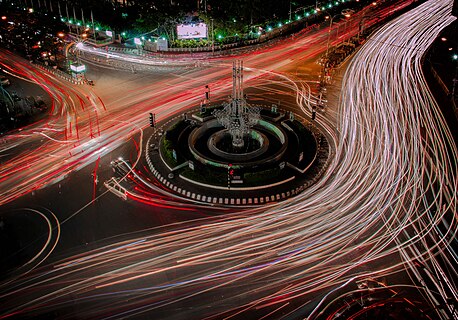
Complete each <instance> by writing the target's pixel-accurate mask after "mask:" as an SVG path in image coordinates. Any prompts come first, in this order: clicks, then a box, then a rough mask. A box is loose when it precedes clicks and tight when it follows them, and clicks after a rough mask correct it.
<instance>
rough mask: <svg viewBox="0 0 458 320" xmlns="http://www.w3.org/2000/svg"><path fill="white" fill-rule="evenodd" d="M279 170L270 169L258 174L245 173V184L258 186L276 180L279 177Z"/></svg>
mask: <svg viewBox="0 0 458 320" xmlns="http://www.w3.org/2000/svg"><path fill="white" fill-rule="evenodd" d="M280 172H281V170H280V168H279V167H275V168H270V169H267V170H263V171H258V172H247V173H245V174H244V175H243V177H244V179H245V183H246V184H258V183H261V182H265V181H267V180H270V179H276V178H278V176H279V175H280Z"/></svg>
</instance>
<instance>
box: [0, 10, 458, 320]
mask: <svg viewBox="0 0 458 320" xmlns="http://www.w3.org/2000/svg"><path fill="white" fill-rule="evenodd" d="M450 3H451V2H450V1H429V2H427V3H426V4H425V5H423V6H422V7H421V8H419V9H416V10H413V11H412V12H411V13H410V15H409V16H408V18H406V17H401V18H400V19H397V20H395V21H393V22H392V23H390V24H389V25H388V26H387V27H386V29H384V30H383V32H380V33H378V34H377V35H376V36H374V38H373V40H372V42H370V41H369V42H368V43H367V44H366V46H364V47H363V48H362V49H361V51H360V54H359V55H357V56H356V58H355V60H354V61H355V62H354V63H353V64H352V65H351V66H350V69H349V70H351V71H349V72H348V73H347V74H346V76H344V78H343V84H344V89H343V95H342V104H341V109H339V112H336V111H335V110H334V112H335V113H331V112H330V113H329V114H333V115H335V117H327V116H326V113H325V114H320V115H319V116H318V119H317V123H318V124H319V125H320V126H321V127H322V129H323V130H324V131H326V132H327V134H329V136H330V137H331V138H332V139H331V141H332V143H333V144H334V145H335V146H336V153H337V157H336V160H335V161H334V162H333V164H332V166H331V169H330V170H328V172H327V173H326V175H325V176H324V177H323V179H322V180H321V181H319V182H318V183H317V184H316V185H315V186H313V187H311V188H310V189H309V190H306V191H305V192H304V193H303V194H301V195H299V196H298V197H295V198H293V199H290V200H287V201H285V202H283V203H280V204H272V205H269V206H264V207H263V208H258V209H252V210H246V211H236V212H231V213H230V214H225V215H221V214H218V212H216V213H215V214H213V212H211V213H212V215H211V217H210V218H207V216H208V215H209V214H210V212H208V211H206V210H202V209H201V208H199V209H198V210H196V207H195V206H192V205H182V204H179V203H173V204H170V203H168V204H167V205H163V203H160V202H159V203H158V204H157V206H151V205H148V206H146V205H142V204H140V203H133V202H132V201H130V200H128V201H123V200H120V199H119V198H117V197H115V196H114V195H112V194H109V193H106V191H105V190H104V188H103V187H102V186H101V183H100V182H99V183H98V184H96V185H95V189H94V179H93V177H92V176H91V172H93V171H94V169H95V168H97V170H96V172H97V173H98V176H99V181H102V179H105V178H108V177H109V176H110V175H111V174H112V172H111V168H110V167H109V162H110V161H111V160H112V159H116V158H117V157H119V156H120V155H121V156H122V157H123V158H128V159H129V161H131V162H132V163H136V162H137V160H138V159H140V158H141V156H142V146H143V141H144V140H143V139H144V137H145V136H146V135H147V132H146V131H144V130H143V129H145V128H146V127H147V125H148V124H147V114H148V113H149V112H150V111H151V110H154V111H155V112H156V113H157V115H158V119H159V120H162V119H165V118H167V117H169V116H173V115H175V114H178V113H180V112H182V111H183V110H185V109H186V108H189V106H195V105H198V103H199V102H200V99H202V97H203V94H204V85H205V84H209V83H210V84H211V89H212V94H214V95H216V96H218V97H223V96H225V95H227V94H228V92H229V89H230V85H231V77H230V72H231V70H230V67H229V66H230V65H231V61H232V59H233V57H231V58H222V59H218V60H210V62H209V65H206V66H205V67H202V68H195V69H191V68H187V69H184V70H179V69H177V70H175V71H170V70H169V71H167V72H163V73H156V74H148V73H146V72H145V73H136V74H135V73H132V72H117V71H116V70H111V71H103V72H102V71H101V70H100V71H97V72H93V73H92V74H91V72H92V71H91V70H90V71H89V73H90V77H91V78H92V79H93V80H94V81H95V82H96V86H95V87H94V88H92V87H85V86H83V87H73V86H71V85H69V84H67V83H64V82H63V81H60V80H59V79H56V78H54V77H53V76H52V75H49V74H43V73H42V72H39V71H37V70H34V69H33V68H31V67H30V66H28V65H26V64H23V63H22V62H21V61H20V60H14V58H12V57H10V58H9V59H8V61H10V63H11V64H12V65H14V67H15V68H16V69H17V68H19V69H22V70H27V71H28V72H32V73H34V75H35V76H36V77H37V78H39V79H42V81H40V83H41V84H44V87H46V88H47V89H48V90H49V92H50V94H51V96H52V97H53V98H54V100H55V101H56V105H55V109H53V112H52V114H51V116H50V120H49V121H47V122H45V123H38V124H37V125H35V126H34V127H31V128H25V129H23V130H21V131H20V132H19V131H18V132H13V133H12V134H11V135H9V136H7V137H6V140H5V141H4V142H3V144H2V145H1V147H2V152H5V153H6V152H9V153H12V154H14V155H15V156H14V157H12V158H8V160H7V161H5V162H4V163H2V168H1V173H2V180H1V181H0V203H1V204H2V212H4V213H2V216H3V215H4V216H5V217H6V218H5V221H4V224H3V227H2V228H3V229H2V230H3V231H2V232H5V231H4V230H5V229H7V228H8V229H9V228H10V227H11V226H10V225H9V224H10V223H12V222H13V220H14V219H15V217H14V216H12V215H13V209H20V211H19V212H20V213H21V217H23V218H22V220H19V218H18V222H19V223H21V221H24V219H29V221H30V222H29V223H28V224H29V225H30V228H32V229H30V230H31V233H33V234H42V235H43V237H42V238H41V237H40V239H36V241H35V243H33V244H30V251H32V248H33V249H36V251H35V252H36V255H33V254H29V255H23V256H21V257H20V259H17V261H19V262H23V263H22V265H21V266H20V268H19V269H16V270H14V271H12V272H11V274H9V275H8V277H6V278H5V279H4V280H3V281H2V282H1V286H0V289H1V293H0V303H1V305H2V306H3V308H4V311H3V310H2V311H1V313H0V315H1V316H2V317H4V318H14V317H22V318H23V317H40V316H41V317H56V316H60V317H62V318H65V317H69V318H75V317H79V318H81V319H83V318H84V319H89V318H122V317H130V318H138V319H142V318H151V317H156V318H170V319H191V318H196V319H197V318H199V319H201V318H207V319H220V318H224V317H232V318H240V319H242V318H245V319H246V318H250V317H254V318H262V317H264V318H284V319H288V318H294V317H295V316H298V315H300V316H301V317H305V316H307V315H310V314H312V317H315V316H317V313H319V311H320V309H319V308H317V309H316V310H314V308H315V306H317V305H319V306H320V307H322V308H323V307H324V306H326V305H327V303H328V302H329V301H327V299H326V298H327V297H328V295H327V294H331V293H333V292H335V290H337V289H339V288H343V287H345V285H347V284H349V283H351V284H354V282H355V281H356V280H358V279H365V278H373V277H383V276H387V277H389V276H390V275H392V274H399V273H401V272H404V271H405V270H406V269H408V270H409V272H413V273H415V275H416V277H417V281H419V282H420V283H421V278H420V276H419V273H416V272H415V271H416V270H417V269H418V266H416V264H415V263H416V261H417V260H418V261H420V262H421V263H422V264H424V265H428V266H430V265H431V266H434V268H435V270H436V274H439V275H441V276H442V275H443V273H441V272H438V270H441V269H440V268H441V266H440V264H438V263H435V259H434V258H432V257H431V255H430V253H431V252H436V251H434V250H437V248H436V247H435V246H434V245H433V246H430V243H431V241H432V242H433V243H434V242H435V243H440V244H445V243H447V242H448V241H450V240H449V238H448V237H450V234H452V235H453V234H454V232H455V231H453V230H456V228H455V227H456V225H455V223H456V222H454V221H455V220H452V224H450V225H449V228H448V229H447V232H446V233H445V234H441V233H440V232H439V231H438V229H439V228H438V226H439V225H440V224H441V223H442V220H441V218H442V217H445V216H446V215H447V214H448V213H449V212H453V210H454V209H456V189H453V188H454V187H455V186H456V172H455V173H454V172H453V171H452V170H451V169H452V168H453V165H452V164H451V162H450V154H448V150H447V148H444V147H443V146H442V145H441V143H440V142H437V144H436V143H434V144H431V146H432V149H433V150H434V152H430V151H429V150H425V149H422V148H423V146H424V145H423V144H422V139H421V137H422V135H425V134H426V136H427V137H429V138H428V139H431V137H432V136H434V134H436V133H440V134H443V137H445V139H444V140H441V141H444V143H445V141H447V139H446V138H447V132H448V131H447V128H446V127H444V126H442V123H440V122H439V123H438V122H432V123H428V122H427V121H426V120H425V119H424V118H422V117H424V115H423V114H416V113H415V110H416V109H415V108H416V107H417V106H418V101H422V105H424V108H425V109H424V110H426V111H425V114H428V112H431V113H432V114H434V115H436V109H435V108H434V107H433V108H432V109H429V108H428V106H429V103H433V102H432V100H428V98H427V97H426V98H425V95H422V94H421V93H422V92H427V89H426V88H425V87H422V86H421V85H418V84H417V82H416V81H417V80H418V78H421V76H418V73H416V71H417V70H418V69H415V68H414V67H416V66H418V61H419V60H418V59H419V55H418V52H419V51H421V50H423V49H424V48H426V47H427V46H428V44H429V41H431V40H432V39H431V37H432V35H434V33H436V32H439V31H440V29H441V28H443V27H445V25H446V24H447V23H449V20H447V17H449V16H447V14H446V13H445V12H446V10H447V8H448V7H449V6H450ZM389 10H391V9H389ZM389 10H388V12H389ZM425 11H428V12H429V13H430V17H429V19H423V18H422V16H423V14H424V12H425ZM443 11H445V12H443ZM444 17H445V18H444ZM403 19H411V20H412V19H413V20H415V21H416V24H413V25H414V26H416V27H415V28H412V29H411V30H412V31H411V32H408V30H409V28H406V26H405V25H404V24H403ZM409 21H410V20H409ZM357 27H358V20H355V24H354V25H353V28H352V27H351V25H350V27H349V30H350V31H349V32H353V34H356V32H357ZM424 30H430V32H431V34H425V33H424ZM327 37H328V33H327V30H326V29H324V30H321V31H320V30H318V31H316V32H312V33H311V34H303V35H302V36H300V37H298V38H295V39H289V40H287V41H285V42H283V43H280V44H278V46H276V47H275V48H268V49H266V50H261V51H259V52H255V53H250V54H247V55H245V56H242V58H243V59H244V64H245V66H246V67H247V71H246V76H245V81H246V85H247V86H250V87H255V88H257V89H259V90H261V92H262V93H263V94H264V95H266V96H269V95H270V94H271V95H272V96H273V97H275V98H277V97H292V98H293V101H295V102H296V108H297V110H302V111H303V113H304V116H310V111H311V109H310V102H313V101H314V100H315V99H316V97H314V96H313V94H312V93H313V92H312V90H311V89H310V84H309V83H307V81H300V80H301V79H300V77H297V76H298V75H299V74H301V73H302V72H299V71H298V70H299V69H300V68H302V67H303V64H307V61H308V62H310V61H313V60H314V59H316V57H317V54H318V53H320V52H321V53H322V52H324V50H325V49H326V45H325V43H326V41H325V40H327ZM386 37H389V38H394V39H396V41H399V43H398V42H397V43H395V44H394V45H396V46H397V47H399V48H401V49H404V48H403V45H401V44H402V43H410V42H409V41H412V39H414V40H415V41H414V42H413V44H412V46H416V47H415V48H416V49H413V50H406V51H407V53H406V52H404V51H403V52H402V54H401V53H399V52H396V51H395V50H393V48H392V47H393V46H394V45H393V46H390V45H384V44H385V43H386V42H387V38H386ZM400 43H401V44H400ZM375 45H380V46H379V47H377V49H376V50H375V49H374V48H373V47H372V46H375ZM2 54H3V56H5V53H4V52H3V53H2ZM390 54H393V55H390ZM369 58H370V59H371V61H373V63H366V61H367V59H369ZM379 59H381V60H379ZM385 59H387V60H385ZM405 59H407V60H408V61H409V62H410V61H412V62H414V63H413V64H412V65H413V66H414V67H412V68H413V69H403V68H402V67H401V66H404V65H405V64H404V61H405ZM11 61H12V62H11ZM386 61H389V62H390V63H386ZM180 63H182V62H180ZM288 70H289V72H288ZM291 70H294V72H292V71H291ZM311 70H316V69H313V68H311ZM303 71H305V70H303ZM311 72H312V71H311ZM387 74H388V75H393V77H394V78H393V79H395V81H391V82H389V81H388V82H383V81H384V79H390V78H389V77H388V76H386V75H387ZM380 75H383V76H380ZM406 75H409V76H406ZM305 79H306V80H307V77H305ZM380 82H382V83H383V85H382V84H380ZM398 84H402V85H403V87H402V88H407V89H406V91H404V92H402V90H399V87H397V85H398ZM196 88H197V89H196ZM199 88H201V89H199ZM374 88H377V89H380V90H381V88H391V89H385V90H387V94H386V95H382V96H380V94H379V90H373V89H374ZM419 89H420V90H419ZM390 90H392V91H390ZM396 90H398V91H399V94H396V95H394V94H389V93H391V92H395V91H396ZM398 91H396V92H398ZM406 92H409V95H405V93H406ZM426 96H427V95H426ZM380 97H383V98H385V97H386V100H385V99H383V98H380ZM399 97H403V99H404V100H403V101H402V102H399V100H398V98H399ZM414 98H415V99H417V100H414ZM422 99H426V100H422ZM285 101H290V100H288V98H285ZM424 101H428V103H423V102H424ZM396 108H399V109H400V110H401V111H399V112H398V110H397V109H396ZM411 114H412V115H413V116H412V117H410V116H409V115H411ZM401 116H402V117H401ZM399 119H402V124H403V125H399ZM418 121H419V122H418ZM419 123H421V124H422V125H423V126H424V127H425V130H424V131H420V130H416V129H417V128H419V127H420V125H419ZM336 124H337V129H336ZM422 132H423V133H422ZM37 137H39V139H37ZM405 137H409V138H411V139H410V140H409V139H406V138H405ZM43 139H44V141H42V140H43ZM429 141H432V140H429ZM382 142H383V143H382ZM452 151H453V152H455V153H454V154H455V155H456V147H454V148H453V147H452ZM432 156H435V157H436V158H434V161H431V157H432ZM452 156H453V155H452ZM138 163H139V164H141V162H138ZM436 164H440V169H441V170H434V168H435V165H436ZM419 172H423V173H424V175H422V174H418V173H419ZM425 180H426V181H425ZM431 181H432V183H431V184H429V182H431ZM434 181H440V186H441V187H440V188H439V189H437V190H436V187H437V185H438V184H436V183H434ZM426 193H430V194H433V195H437V196H435V197H432V200H431V199H430V198H429V197H426V196H424V195H425V194H426ZM94 195H95V198H96V199H97V200H95V201H94V202H92V201H91V200H92V199H93V198H94ZM86 205H87V206H86ZM30 207H33V208H30ZM429 208H434V209H435V210H436V211H435V212H437V214H435V215H434V216H433V219H428V218H430V214H431V212H430V210H428V209H429ZM29 209H33V210H35V211H33V212H32V211H30V210H29ZM3 210H4V211H3ZM454 212H456V210H455V211H454ZM33 215H35V217H32V216H33ZM33 219H35V220H36V219H41V220H42V221H43V222H42V224H39V223H37V222H35V220H33ZM202 219H203V220H202ZM431 221H432V222H431ZM170 223H172V224H170ZM174 223H175V224H174ZM22 224H23V223H21V225H22ZM164 225H167V227H161V228H155V227H157V226H164ZM149 228H153V229H149ZM14 230H15V231H14V232H17V233H19V232H23V233H25V232H28V231H27V230H24V229H22V230H19V228H17V227H15V228H14ZM413 230H414V231H415V232H416V233H417V235H415V234H412V231H413ZM11 232H12V231H10V229H9V230H8V233H9V234H8V235H7V236H8V237H11ZM43 232H45V233H44V234H43ZM124 232H125V233H124ZM132 232H134V233H132ZM419 235H420V236H419ZM111 237H114V238H111ZM33 238H34V237H33V236H31V237H26V239H25V240H24V242H22V243H21V242H20V241H17V243H16V244H15V246H16V247H18V246H19V247H20V246H23V245H24V244H28V243H31V242H34V240H33ZM86 243H87V245H86ZM40 246H41V249H39V248H40ZM446 248H448V247H446ZM442 271H443V270H442ZM389 285H390V286H394V285H395V284H393V283H390V284H389ZM439 289H440V290H443V292H441V295H440V296H445V294H448V293H449V292H452V293H453V292H454V291H453V290H454V287H453V283H452V284H451V285H450V286H449V287H447V290H445V289H443V288H440V287H439V288H435V290H434V291H437V290H439ZM431 291H432V290H431ZM427 294H431V296H430V299H431V300H433V299H438V296H437V295H434V294H432V293H431V292H430V293H427ZM320 301H321V302H320ZM439 315H440V316H443V315H442V314H439Z"/></svg>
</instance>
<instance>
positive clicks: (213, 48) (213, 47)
mask: <svg viewBox="0 0 458 320" xmlns="http://www.w3.org/2000/svg"><path fill="white" fill-rule="evenodd" d="M210 20H211V22H212V53H214V52H215V34H214V32H213V18H211V19H210Z"/></svg>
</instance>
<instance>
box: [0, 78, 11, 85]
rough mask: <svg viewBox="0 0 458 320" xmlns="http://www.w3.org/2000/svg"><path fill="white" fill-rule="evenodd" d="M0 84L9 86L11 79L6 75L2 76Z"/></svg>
mask: <svg viewBox="0 0 458 320" xmlns="http://www.w3.org/2000/svg"><path fill="white" fill-rule="evenodd" d="M0 84H1V85H2V86H9V85H10V84H11V82H10V79H8V78H7V77H4V76H0Z"/></svg>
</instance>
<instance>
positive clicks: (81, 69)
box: [70, 63, 86, 73]
mask: <svg viewBox="0 0 458 320" xmlns="http://www.w3.org/2000/svg"><path fill="white" fill-rule="evenodd" d="M70 70H72V71H73V72H76V73H81V72H84V71H86V66H85V65H84V64H76V63H74V64H71V65H70Z"/></svg>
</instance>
